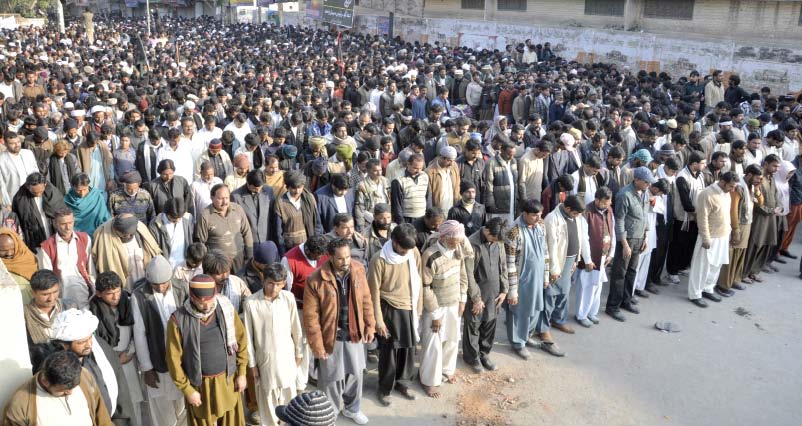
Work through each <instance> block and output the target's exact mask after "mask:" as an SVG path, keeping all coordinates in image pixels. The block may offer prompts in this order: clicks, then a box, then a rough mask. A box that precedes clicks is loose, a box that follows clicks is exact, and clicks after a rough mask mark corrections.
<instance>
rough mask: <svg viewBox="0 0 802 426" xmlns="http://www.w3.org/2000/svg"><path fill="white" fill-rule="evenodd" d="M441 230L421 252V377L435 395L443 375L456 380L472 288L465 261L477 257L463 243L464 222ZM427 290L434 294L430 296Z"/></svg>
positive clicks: (447, 225)
mask: <svg viewBox="0 0 802 426" xmlns="http://www.w3.org/2000/svg"><path fill="white" fill-rule="evenodd" d="M438 232H439V236H438V239H437V242H436V243H434V244H432V245H431V246H430V247H429V248H427V249H426V251H424V252H423V255H422V256H421V262H422V263H423V293H424V298H423V318H422V319H421V348H422V356H421V366H420V380H421V384H422V385H423V389H424V390H425V391H426V394H427V395H429V396H430V397H432V398H439V397H440V393H439V392H437V389H436V388H437V387H438V386H440V384H441V383H442V382H443V376H445V378H446V381H447V382H448V383H452V384H453V383H456V377H455V376H454V371H455V370H456V367H457V351H458V349H459V339H460V318H461V317H462V312H463V311H464V310H465V301H466V299H467V292H468V275H467V270H466V268H465V266H464V265H465V259H466V258H470V257H473V251H472V250H470V248H469V247H470V246H467V245H463V244H462V243H463V240H464V239H465V227H464V226H463V225H462V224H461V223H459V222H457V221H455V220H447V221H445V222H443V224H442V225H440V227H439V228H438ZM463 247H467V248H468V250H470V251H465V248H463ZM426 293H429V295H430V296H431V295H433V296H434V297H426V296H425V295H426Z"/></svg>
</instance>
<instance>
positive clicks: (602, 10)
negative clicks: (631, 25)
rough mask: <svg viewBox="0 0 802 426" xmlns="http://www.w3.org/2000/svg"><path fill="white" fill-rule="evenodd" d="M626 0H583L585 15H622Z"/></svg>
mask: <svg viewBox="0 0 802 426" xmlns="http://www.w3.org/2000/svg"><path fill="white" fill-rule="evenodd" d="M625 4H626V0H585V15H601V16H624V5H625Z"/></svg>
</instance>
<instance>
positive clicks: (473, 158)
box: [456, 139, 485, 200]
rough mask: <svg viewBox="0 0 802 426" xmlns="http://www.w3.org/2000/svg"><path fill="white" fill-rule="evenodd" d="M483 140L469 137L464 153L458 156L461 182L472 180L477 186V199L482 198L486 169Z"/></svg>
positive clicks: (457, 162)
mask: <svg viewBox="0 0 802 426" xmlns="http://www.w3.org/2000/svg"><path fill="white" fill-rule="evenodd" d="M480 142H481V140H475V139H468V141H467V142H465V146H464V148H463V150H462V155H460V156H459V157H457V161H456V164H457V168H458V169H459V179H460V182H472V183H473V184H474V185H475V186H476V199H477V200H482V192H481V191H482V188H483V187H484V181H483V180H482V178H483V176H482V174H483V173H484V169H485V160H484V158H482V146H481V145H480Z"/></svg>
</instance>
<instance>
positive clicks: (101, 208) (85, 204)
mask: <svg viewBox="0 0 802 426" xmlns="http://www.w3.org/2000/svg"><path fill="white" fill-rule="evenodd" d="M70 185H71V186H72V188H70V190H69V191H68V192H67V195H65V196H64V204H66V205H67V206H68V207H69V208H71V209H72V211H73V212H75V230H77V231H81V232H86V233H87V234H89V235H90V236H93V235H95V229H97V228H98V227H99V226H100V225H102V224H104V223H106V221H108V220H109V219H111V215H110V214H109V209H108V207H106V200H105V197H103V193H102V192H100V191H99V190H98V189H97V188H92V187H90V186H89V176H88V175H87V174H86V173H78V174H77V175H75V176H73V177H72V179H70Z"/></svg>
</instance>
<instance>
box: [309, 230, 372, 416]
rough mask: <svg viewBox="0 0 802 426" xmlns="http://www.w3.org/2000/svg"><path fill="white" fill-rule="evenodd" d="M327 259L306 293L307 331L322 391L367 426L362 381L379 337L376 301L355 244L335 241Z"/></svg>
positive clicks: (310, 278) (346, 241)
mask: <svg viewBox="0 0 802 426" xmlns="http://www.w3.org/2000/svg"><path fill="white" fill-rule="evenodd" d="M328 254H329V259H328V260H327V261H326V262H325V263H324V264H323V265H321V267H320V268H318V269H317V270H316V271H315V272H314V273H313V274H312V275H311V276H310V277H309V279H308V281H307V283H306V288H305V289H304V312H303V324H304V330H306V337H307V340H308V341H309V346H310V348H311V349H312V353H313V354H314V356H315V358H317V360H318V362H319V370H318V388H320V389H322V390H323V391H324V392H325V393H326V395H327V396H328V397H329V399H330V400H331V401H332V403H333V405H334V409H335V410H337V411H340V410H342V411H341V412H342V414H343V415H344V416H345V417H348V418H350V419H352V420H353V421H354V422H356V423H357V424H360V425H364V424H367V423H368V418H367V416H365V414H364V413H362V410H361V409H360V406H361V402H362V375H363V370H364V369H365V343H370V342H372V341H373V334H374V331H375V318H374V314H373V301H372V300H371V292H370V289H369V288H368V281H367V278H366V275H365V268H364V267H363V266H362V264H361V263H359V262H357V261H355V260H352V259H351V249H350V242H349V241H348V240H345V239H342V238H338V239H335V240H333V241H330V242H329V244H328Z"/></svg>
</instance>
